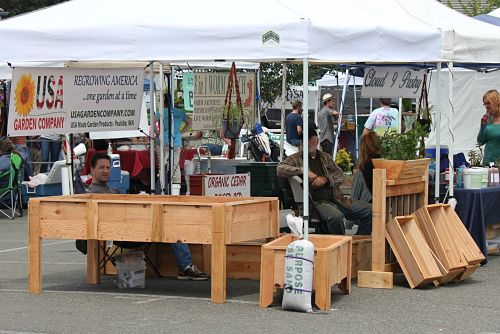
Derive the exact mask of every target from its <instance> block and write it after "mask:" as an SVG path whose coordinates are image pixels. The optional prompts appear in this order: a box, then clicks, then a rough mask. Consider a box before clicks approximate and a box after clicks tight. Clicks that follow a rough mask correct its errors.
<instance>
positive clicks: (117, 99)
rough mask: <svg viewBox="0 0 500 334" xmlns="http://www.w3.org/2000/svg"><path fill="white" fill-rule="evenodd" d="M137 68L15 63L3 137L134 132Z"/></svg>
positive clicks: (139, 99)
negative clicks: (64, 66)
mask: <svg viewBox="0 0 500 334" xmlns="http://www.w3.org/2000/svg"><path fill="white" fill-rule="evenodd" d="M143 87H144V71H143V69H142V68H120V69H117V68H113V69H73V68H30V67H16V68H15V69H14V71H13V73H12V89H11V99H10V101H11V103H10V108H9V123H8V134H9V136H24V135H40V134H66V133H79V132H90V131H92V132H96V131H115V130H137V129H138V128H139V117H140V111H141V102H142V89H143Z"/></svg>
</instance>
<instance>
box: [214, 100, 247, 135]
mask: <svg viewBox="0 0 500 334" xmlns="http://www.w3.org/2000/svg"><path fill="white" fill-rule="evenodd" d="M228 116H229V117H228ZM252 116H253V111H252V109H251V108H245V107H242V108H241V109H240V108H239V107H238V106H237V105H236V104H235V103H232V104H231V107H230V108H229V114H228V110H227V108H226V107H222V108H216V109H214V110H213V112H212V113H211V117H212V128H213V129H221V128H222V123H223V121H224V120H226V119H228V120H229V121H230V122H231V121H236V122H238V124H243V127H251V126H252V124H251V123H252Z"/></svg>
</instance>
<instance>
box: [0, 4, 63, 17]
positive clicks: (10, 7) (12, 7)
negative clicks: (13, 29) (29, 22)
mask: <svg viewBox="0 0 500 334" xmlns="http://www.w3.org/2000/svg"><path fill="white" fill-rule="evenodd" d="M65 1H67V0H2V1H1V2H0V7H2V8H3V10H4V11H6V12H9V15H7V17H12V16H16V15H19V14H24V13H28V12H32V11H34V10H37V9H41V8H44V7H48V6H52V5H57V4H59V3H62V2H65Z"/></svg>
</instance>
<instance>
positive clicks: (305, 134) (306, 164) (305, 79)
mask: <svg viewBox="0 0 500 334" xmlns="http://www.w3.org/2000/svg"><path fill="white" fill-rule="evenodd" d="M302 67H303V79H302V80H303V87H302V90H303V93H304V99H303V105H305V106H306V107H305V108H304V111H303V113H302V115H303V119H304V122H303V123H304V126H303V127H302V143H303V145H302V147H303V154H302V160H303V163H304V175H303V177H302V180H303V182H302V187H303V191H304V193H303V203H304V239H305V240H307V239H308V238H309V174H308V172H309V146H308V145H307V143H308V138H309V108H308V106H309V101H308V99H309V94H308V89H309V60H308V59H307V58H306V59H304V62H303V64H302Z"/></svg>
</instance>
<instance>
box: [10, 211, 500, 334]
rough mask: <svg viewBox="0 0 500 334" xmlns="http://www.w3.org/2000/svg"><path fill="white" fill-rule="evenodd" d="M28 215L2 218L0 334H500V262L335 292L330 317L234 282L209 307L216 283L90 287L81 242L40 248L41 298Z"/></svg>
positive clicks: (107, 279) (255, 285) (163, 281)
mask: <svg viewBox="0 0 500 334" xmlns="http://www.w3.org/2000/svg"><path fill="white" fill-rule="evenodd" d="M27 231H28V228H27V213H26V212H25V216H24V217H21V218H16V219H15V220H9V219H3V218H2V219H0V300H1V302H0V333H73V334H74V333H98V332H99V333H290V332H296V333H314V334H318V333H500V311H499V308H500V257H497V256H490V258H489V263H488V265H487V266H485V267H481V268H479V269H478V270H477V271H476V272H475V273H474V274H473V275H472V277H471V278H469V279H467V280H466V281H465V282H463V283H460V284H455V283H452V284H449V285H447V286H440V287H434V286H427V287H424V288H420V289H414V290H412V289H410V288H409V287H408V284H407V283H406V280H405V279H404V277H403V276H402V275H396V276H395V286H394V288H393V289H391V290H384V289H363V288H358V287H357V286H356V282H355V281H354V282H353V289H352V293H351V295H349V296H344V295H342V294H341V293H340V291H338V290H337V289H334V290H333V297H332V308H331V310H329V311H326V312H320V311H318V312H315V313H312V314H305V313H297V312H288V311H283V310H282V309H281V307H280V300H279V299H280V298H279V296H277V298H276V299H275V305H273V307H270V308H266V309H263V308H260V307H259V282H258V281H250V280H228V283H227V298H228V302H227V303H226V304H222V305H219V304H212V303H210V281H205V282H193V281H178V280H176V279H175V278H147V279H146V287H145V288H144V289H118V287H117V286H116V285H115V283H114V277H113V276H104V277H102V282H101V284H100V285H87V284H86V272H85V268H86V264H85V257H84V256H83V255H82V254H81V253H80V252H78V251H77V250H76V249H75V247H74V241H69V240H44V241H43V243H42V284H43V285H42V286H43V293H41V294H38V295H34V294H29V293H28V291H27V288H28V275H27V272H28V269H27V233H28V232H27Z"/></svg>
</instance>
